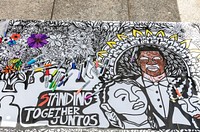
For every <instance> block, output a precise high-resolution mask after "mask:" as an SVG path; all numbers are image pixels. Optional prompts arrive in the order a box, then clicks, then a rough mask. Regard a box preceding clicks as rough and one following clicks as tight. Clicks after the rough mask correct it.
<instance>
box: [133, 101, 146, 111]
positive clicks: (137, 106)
mask: <svg viewBox="0 0 200 132" xmlns="http://www.w3.org/2000/svg"><path fill="white" fill-rule="evenodd" d="M144 106H145V104H144V102H142V101H139V102H137V103H135V104H134V105H133V107H132V109H134V110H138V109H140V108H143V107H144Z"/></svg>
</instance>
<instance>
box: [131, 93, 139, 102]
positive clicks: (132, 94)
mask: <svg viewBox="0 0 200 132" xmlns="http://www.w3.org/2000/svg"><path fill="white" fill-rule="evenodd" d="M138 99H139V97H138V96H137V95H136V94H135V93H133V92H131V93H130V96H129V101H130V102H136V101H137V100H138Z"/></svg>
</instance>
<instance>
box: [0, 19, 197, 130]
mask: <svg viewBox="0 0 200 132" xmlns="http://www.w3.org/2000/svg"><path fill="white" fill-rule="evenodd" d="M1 25H2V26H1V30H2V31H1V39H0V42H1V44H0V69H1V72H0V88H1V89H0V91H1V94H0V130H1V131H23V130H24V131H52V130H53V131H80V130H83V131H97V130H101V131H113V130H114V131H117V130H118V131H122V130H127V131H131V130H182V131H184V130H189V129H190V130H199V128H200V102H199V87H200V84H199V83H200V76H199V74H200V70H199V64H200V63H199V59H200V49H199V45H200V25H199V24H196V23H164V22H163V23H161V22H95V21H93V22H90V21H30V20H29V21H28V20H26V21H25V20H9V21H3V20H2V21H1Z"/></svg>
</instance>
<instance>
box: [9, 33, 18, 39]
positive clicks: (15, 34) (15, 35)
mask: <svg viewBox="0 0 200 132" xmlns="http://www.w3.org/2000/svg"><path fill="white" fill-rule="evenodd" d="M10 38H11V39H12V40H18V39H19V38H20V34H17V33H14V34H12V36H11V37H10Z"/></svg>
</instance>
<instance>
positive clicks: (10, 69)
mask: <svg viewBox="0 0 200 132" xmlns="http://www.w3.org/2000/svg"><path fill="white" fill-rule="evenodd" d="M14 71H15V69H14V68H13V66H6V67H5V68H4V69H3V70H2V72H3V73H11V72H14Z"/></svg>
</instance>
